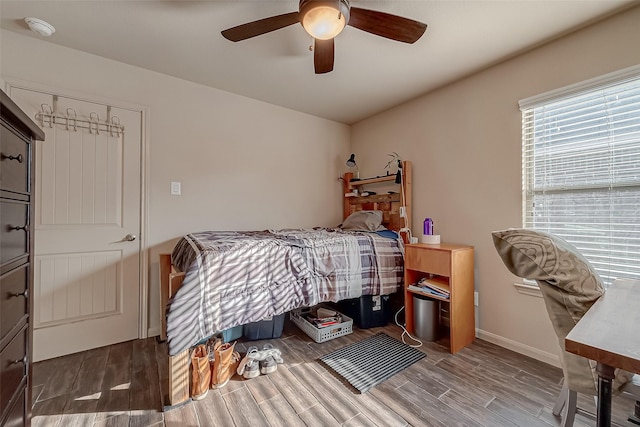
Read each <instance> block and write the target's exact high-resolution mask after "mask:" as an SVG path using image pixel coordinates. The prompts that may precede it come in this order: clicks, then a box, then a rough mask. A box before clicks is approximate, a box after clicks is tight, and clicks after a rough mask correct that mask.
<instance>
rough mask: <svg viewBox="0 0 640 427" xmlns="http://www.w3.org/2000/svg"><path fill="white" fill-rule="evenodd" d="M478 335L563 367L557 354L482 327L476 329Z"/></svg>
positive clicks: (517, 351) (491, 341)
mask: <svg viewBox="0 0 640 427" xmlns="http://www.w3.org/2000/svg"><path fill="white" fill-rule="evenodd" d="M476 337H478V338H480V339H483V340H485V341H489V342H490V343H492V344H495V345H499V346H500V347H504V348H507V349H509V350H513V351H515V352H516V353H520V354H524V355H525V356H529V357H531V358H533V359H536V360H539V361H541V362H545V363H548V364H550V365H553V366H555V367H557V368H561V367H562V365H561V364H560V357H559V356H558V355H557V354H553V353H548V352H546V351H542V350H539V349H537V348H534V347H530V346H528V345H525V344H522V343H519V342H517V341H513V340H510V339H507V338H505V337H501V336H499V335H495V334H492V333H490V332H486V331H483V330H480V329H476Z"/></svg>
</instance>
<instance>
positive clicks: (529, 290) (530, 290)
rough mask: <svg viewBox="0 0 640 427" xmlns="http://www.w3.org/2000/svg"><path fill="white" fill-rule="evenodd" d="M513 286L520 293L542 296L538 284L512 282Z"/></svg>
mask: <svg viewBox="0 0 640 427" xmlns="http://www.w3.org/2000/svg"><path fill="white" fill-rule="evenodd" d="M534 283H535V282H534ZM513 286H515V288H516V290H517V291H518V293H520V294H523V295H529V296H531V297H538V298H542V292H540V288H539V287H538V285H529V284H527V283H514V284H513Z"/></svg>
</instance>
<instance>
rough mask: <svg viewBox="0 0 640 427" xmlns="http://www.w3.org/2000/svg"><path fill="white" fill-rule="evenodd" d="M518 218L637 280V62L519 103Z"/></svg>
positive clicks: (615, 274) (615, 273)
mask: <svg viewBox="0 0 640 427" xmlns="http://www.w3.org/2000/svg"><path fill="white" fill-rule="evenodd" d="M520 108H521V110H522V140H523V144H522V167H523V217H524V218H523V223H524V227H525V228H532V229H536V230H541V231H546V232H549V233H553V234H555V235H557V236H560V237H562V238H563V239H565V240H567V241H568V242H570V243H571V244H573V245H574V246H576V247H577V248H578V250H579V251H580V252H581V253H582V254H583V255H584V256H585V257H586V258H587V259H588V260H589V261H590V262H591V264H592V265H593V266H594V268H595V269H596V270H597V271H598V273H599V274H600V276H601V277H602V279H603V280H604V281H605V283H607V284H610V283H611V282H612V281H613V280H615V279H616V278H623V277H624V278H632V279H640V67H633V68H632V69H628V70H624V71H623V72H620V73H617V74H616V75H613V76H611V75H610V76H606V77H604V78H600V79H597V81H590V82H586V83H583V84H580V85H577V86H573V87H571V88H567V89H563V90H561V91H555V92H552V93H549V94H544V95H541V96H539V97H535V98H529V99H527V100H523V101H521V102H520Z"/></svg>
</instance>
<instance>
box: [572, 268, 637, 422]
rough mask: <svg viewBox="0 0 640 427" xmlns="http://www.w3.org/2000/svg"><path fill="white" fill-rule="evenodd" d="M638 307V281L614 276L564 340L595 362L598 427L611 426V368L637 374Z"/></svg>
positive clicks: (574, 351)
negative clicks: (613, 279) (614, 278)
mask: <svg viewBox="0 0 640 427" xmlns="http://www.w3.org/2000/svg"><path fill="white" fill-rule="evenodd" d="M639 307H640V281H638V280H628V279H618V280H616V281H615V282H614V283H613V284H612V285H611V286H609V288H608V289H607V291H606V292H605V293H604V295H603V296H602V297H600V299H599V300H598V301H596V303H595V304H594V305H593V306H592V307H591V308H590V309H589V311H587V314H585V315H584V316H583V317H582V319H580V321H579V322H578V324H577V325H576V326H575V327H574V328H573V329H572V330H571V332H569V334H568V335H567V337H566V338H565V340H564V345H565V349H566V350H567V351H568V352H570V353H574V354H577V355H579V356H583V357H586V358H587V359H591V360H595V361H596V362H597V363H598V365H597V371H598V416H597V420H598V427H603V426H607V427H608V426H610V425H611V385H612V382H613V376H614V375H613V374H614V369H615V368H620V369H624V370H625V371H629V372H634V373H640V329H639V328H638V325H640V308H639Z"/></svg>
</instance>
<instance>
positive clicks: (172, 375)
mask: <svg viewBox="0 0 640 427" xmlns="http://www.w3.org/2000/svg"><path fill="white" fill-rule="evenodd" d="M189 362H190V361H189V350H188V349H187V350H185V351H183V352H182V353H179V354H177V355H175V356H169V405H170V406H175V405H179V404H181V403H184V402H186V401H188V400H189Z"/></svg>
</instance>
